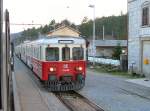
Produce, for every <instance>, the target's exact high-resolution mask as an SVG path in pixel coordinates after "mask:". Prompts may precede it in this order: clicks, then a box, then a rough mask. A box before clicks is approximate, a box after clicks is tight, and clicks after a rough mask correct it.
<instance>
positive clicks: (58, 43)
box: [15, 36, 86, 91]
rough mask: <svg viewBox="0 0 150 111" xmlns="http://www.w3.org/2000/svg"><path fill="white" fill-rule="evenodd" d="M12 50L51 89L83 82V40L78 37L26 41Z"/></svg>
mask: <svg viewBox="0 0 150 111" xmlns="http://www.w3.org/2000/svg"><path fill="white" fill-rule="evenodd" d="M15 53H16V55H17V56H18V57H19V58H20V59H21V60H22V61H23V62H24V63H25V64H27V65H28V66H29V67H30V68H31V69H32V70H33V72H34V73H35V75H36V76H37V77H38V78H39V79H40V80H41V81H42V83H43V84H44V85H45V86H46V87H47V88H48V89H50V90H51V91H67V90H79V89H81V88H82V87H83V86H84V84H85V76H86V41H85V39H83V38H82V37H66V36H59V37H57V36H53V37H49V38H48V37H47V38H44V39H40V40H36V41H32V42H30V41H26V42H24V43H23V44H20V45H18V46H16V47H15Z"/></svg>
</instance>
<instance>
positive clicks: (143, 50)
mask: <svg viewBox="0 0 150 111" xmlns="http://www.w3.org/2000/svg"><path fill="white" fill-rule="evenodd" d="M128 15H129V23H128V24H129V25H128V28H129V30H128V69H129V70H132V71H134V72H135V73H137V74H142V75H145V76H146V77H150V0H128Z"/></svg>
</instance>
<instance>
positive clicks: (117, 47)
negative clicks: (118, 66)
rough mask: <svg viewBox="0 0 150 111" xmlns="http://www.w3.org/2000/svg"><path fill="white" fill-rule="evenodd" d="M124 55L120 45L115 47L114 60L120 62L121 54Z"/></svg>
mask: <svg viewBox="0 0 150 111" xmlns="http://www.w3.org/2000/svg"><path fill="white" fill-rule="evenodd" d="M121 53H122V47H121V46H120V43H118V45H117V46H116V47H115V49H114V52H113V58H114V59H117V60H120V54H121Z"/></svg>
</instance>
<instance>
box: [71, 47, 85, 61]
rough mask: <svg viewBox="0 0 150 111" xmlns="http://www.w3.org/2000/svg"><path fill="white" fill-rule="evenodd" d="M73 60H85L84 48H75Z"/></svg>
mask: <svg viewBox="0 0 150 111" xmlns="http://www.w3.org/2000/svg"><path fill="white" fill-rule="evenodd" d="M72 57H73V60H83V58H84V51H83V48H82V47H74V48H73V50H72Z"/></svg>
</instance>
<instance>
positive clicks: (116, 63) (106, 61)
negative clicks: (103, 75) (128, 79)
mask: <svg viewBox="0 0 150 111" xmlns="http://www.w3.org/2000/svg"><path fill="white" fill-rule="evenodd" d="M88 60H89V62H93V61H95V63H99V64H110V65H114V66H119V65H120V61H119V60H113V59H105V58H96V57H95V58H93V57H88Z"/></svg>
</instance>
